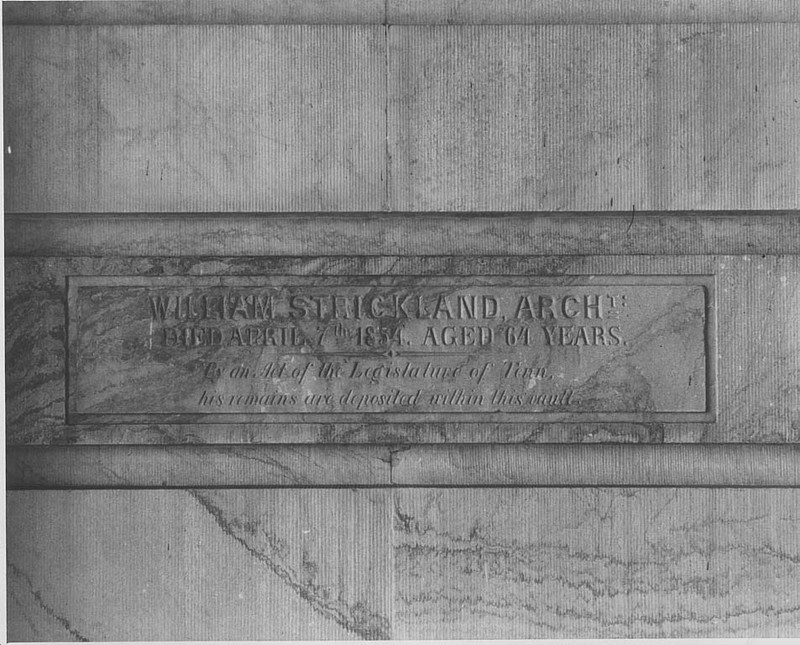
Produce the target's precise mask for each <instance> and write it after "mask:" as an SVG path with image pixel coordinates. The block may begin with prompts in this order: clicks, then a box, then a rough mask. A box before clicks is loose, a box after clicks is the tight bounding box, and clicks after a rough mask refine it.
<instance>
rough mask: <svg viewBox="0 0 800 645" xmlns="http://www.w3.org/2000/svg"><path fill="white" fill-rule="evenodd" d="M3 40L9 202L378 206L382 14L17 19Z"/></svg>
mask: <svg viewBox="0 0 800 645" xmlns="http://www.w3.org/2000/svg"><path fill="white" fill-rule="evenodd" d="M4 52H5V60H6V61H7V62H6V69H5V89H6V92H5V95H6V101H5V132H6V208H7V209H8V210H11V211H50V212H58V211H100V212H109V211H111V212H130V211H134V212H136V211H179V212H197V211H208V210H212V211H213V210H225V211H269V210H279V211H280V210H311V211H335V210H372V209H380V208H382V207H383V205H384V195H385V192H386V191H385V187H384V186H385V183H386V181H385V174H384V173H385V162H384V158H385V147H386V145H385V141H384V140H383V138H379V137H376V136H375V135H376V133H384V132H385V129H386V124H385V115H386V108H385V103H386V101H385V88H386V80H385V73H386V70H385V59H386V54H385V39H384V35H383V29H382V28H381V27H379V26H346V25H339V26H313V25H306V26H293V27H281V26H244V27H223V26H192V27H177V26H151V27H147V28H139V27H128V26H108V27H105V26H104V27H90V26H82V27H64V26H53V27H36V26H19V27H13V28H9V30H8V31H7V34H6V38H5V40H4ZM64 53H66V57H65V56H64ZM31 61H33V63H31ZM18 88H19V89H20V90H21V91H18ZM384 138H385V137H384Z"/></svg>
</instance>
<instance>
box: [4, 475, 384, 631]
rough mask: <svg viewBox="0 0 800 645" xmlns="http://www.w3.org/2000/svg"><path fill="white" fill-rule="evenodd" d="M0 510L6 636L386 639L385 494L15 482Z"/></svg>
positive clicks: (378, 491) (374, 491) (349, 491)
mask: <svg viewBox="0 0 800 645" xmlns="http://www.w3.org/2000/svg"><path fill="white" fill-rule="evenodd" d="M7 508H8V526H9V527H12V528H13V530H10V531H9V534H8V542H7V552H8V563H7V580H8V583H7V584H8V638H9V639H10V640H46V641H72V640H77V641H80V640H91V641H103V640H112V641H146V640H159V641H164V640H168V641H170V640H197V641H200V640H224V641H227V640H251V641H256V640H262V639H276V640H293V639H307V640H318V639H335V640H350V639H359V638H366V639H373V640H374V639H385V638H388V637H390V636H391V623H390V620H391V611H392V610H391V606H392V597H391V593H392V567H391V561H392V560H391V559H392V554H391V549H390V542H391V536H390V531H391V524H390V521H391V520H390V514H389V505H388V493H387V492H384V491H381V490H372V491H367V490H362V491H353V490H296V491H289V490H241V489H240V490H204V489H187V490H171V491H169V490H149V491H148V490H138V491H120V490H105V491H77V490H73V491H49V492H42V491H36V492H33V491H29V492H22V491H20V492H14V493H10V494H9V496H8V507H7ZM32 509H35V512H31V511H32Z"/></svg>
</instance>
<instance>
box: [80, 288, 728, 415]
mask: <svg viewBox="0 0 800 645" xmlns="http://www.w3.org/2000/svg"><path fill="white" fill-rule="evenodd" d="M68 301H69V304H68V328H69V361H68V364H69V368H68V369H69V374H68V379H67V413H68V419H67V420H68V422H69V423H106V422H108V423H114V422H118V423H123V422H124V423H153V422H164V423H190V422H191V423H203V422H209V423H218V422H227V423H253V422H256V423H286V422H289V423H304V422H306V423H318V422H330V421H332V420H336V421H340V422H358V423H362V422H369V423H394V422H424V421H431V422H458V421H477V420H482V421H487V422H514V421H516V422H518V421H538V422H548V421H553V422H559V421H561V422H565V421H571V422H581V421H587V422H592V421H596V422H601V421H612V422H614V421H616V422H645V421H660V422H670V421H673V422H681V421H683V422H685V421H713V420H715V410H716V406H715V394H714V391H715V388H714V384H715V356H716V351H715V347H714V343H715V325H714V316H713V314H714V278H713V276H560V277H539V276H514V277H507V276H502V277H501V276H489V277H487V276H451V277H436V278H431V277H417V276H399V277H397V276H395V277H382V276H358V277H349V276H335V277H330V276H329V277H295V276H268V277H267V276H258V277H228V276H225V277H223V276H216V277H210V276H204V277H72V278H70V279H69V280H68Z"/></svg>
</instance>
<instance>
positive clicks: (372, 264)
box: [6, 254, 800, 445]
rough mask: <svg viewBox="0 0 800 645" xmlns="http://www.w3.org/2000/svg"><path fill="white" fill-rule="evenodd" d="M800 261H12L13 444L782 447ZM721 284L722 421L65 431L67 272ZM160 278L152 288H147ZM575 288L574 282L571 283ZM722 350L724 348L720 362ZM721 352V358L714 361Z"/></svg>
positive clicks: (793, 409) (798, 419)
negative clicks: (599, 278) (701, 278)
mask: <svg viewBox="0 0 800 645" xmlns="http://www.w3.org/2000/svg"><path fill="white" fill-rule="evenodd" d="M799 261H800V260H799V259H798V256H797V255H779V254H775V255H772V254H770V255H767V254H761V255H728V256H704V255H671V256H666V255H665V256H652V255H627V256H618V255H608V256H573V255H569V256H529V257H522V256H506V257H492V256H481V257H469V256H467V257H463V256H448V257H442V256H440V257H420V256H417V257H369V256H362V257H305V258H301V257H260V258H253V257H237V258H232V257H174V258H168V257H124V258H120V257H99V258H87V257H81V258H78V257H71V258H68V257H60V258H55V257H26V258H21V257H20V258H14V257H12V258H8V260H7V262H6V288H7V303H6V311H7V314H6V320H7V324H8V335H7V340H6V342H7V351H6V356H7V363H8V372H7V374H8V376H7V379H8V381H7V382H8V384H9V385H8V394H7V407H6V415H7V436H8V440H9V442H10V443H11V444H22V445H24V444H59V443H94V444H98V443H99V444H102V443H121V444H137V443H145V444H149V443H187V442H209V443H308V442H311V443H315V442H322V443H363V442H367V443H370V442H379V443H385V444H391V443H413V442H423V443H427V442H435V443H439V442H469V443H473V442H475V443H485V442H489V443H494V442H498V441H499V442H503V443H504V442H511V443H520V442H522V443H524V442H545V443H547V442H557V443H562V442H566V443H572V442H585V441H588V442H606V441H632V442H645V443H661V442H710V443H719V442H721V443H728V442H773V443H774V442H778V443H793V442H796V441H797V439H798V431H800V390H799V389H798V387H797V382H798V375H800V362H799V361H800V346H798V342H800V341H798V338H797V337H796V336H797V335H796V334H793V333H792V332H793V322H792V321H793V320H794V318H795V314H796V312H797V311H798V308H799V307H800V300H799V299H800V292H798V289H797V285H798V284H800V281H799V280H798V275H800V265H798V262H799ZM443 274H444V275H455V276H458V275H475V276H481V275H484V276H503V275H517V276H534V277H535V276H549V277H557V276H576V275H577V276H587V275H589V276H591V275H612V276H613V275H617V276H627V277H630V276H653V275H657V276H697V275H710V276H716V278H715V279H716V284H717V287H716V292H717V294H716V307H717V309H716V318H717V340H718V343H717V350H716V351H717V356H716V359H717V380H716V383H717V409H718V413H717V417H716V421H713V422H711V421H703V422H686V421H682V422H675V423H669V422H664V421H657V420H651V421H642V422H622V423H614V422H607V421H599V420H596V421H591V420H587V421H585V422H568V421H564V422H558V423H539V422H525V423H513V422H512V423H496V422H491V421H490V422H480V421H479V420H477V419H476V420H474V421H473V420H459V421H457V422H455V421H454V422H448V421H446V420H431V421H413V422H410V423H389V424H386V423H381V424H378V425H375V424H373V423H368V422H362V423H353V422H348V423H338V422H336V421H334V420H330V421H326V422H314V423H295V422H286V423H278V424H264V423H259V422H258V421H255V420H251V421H250V422H247V423H242V424H234V425H232V424H223V423H203V424H194V425H180V424H174V423H162V422H158V421H156V420H152V422H150V423H147V424H144V425H141V424H130V423H125V422H124V421H123V420H122V419H120V420H119V422H115V423H108V424H105V425H90V424H77V425H68V424H67V423H66V408H65V397H66V383H65V374H66V362H65V360H66V353H65V347H66V338H67V333H66V328H65V325H66V321H67V311H66V308H65V301H66V300H65V299H66V285H67V276H87V277H89V278H91V277H92V276H129V277H135V276H145V277H146V276H202V275H219V276H230V277H235V276H253V275H258V276H266V277H269V276H279V275H294V276H312V277H314V276H325V275H342V276H354V277H357V276H365V275H377V276H387V277H389V276H403V275H420V276H441V275H443ZM148 279H149V278H148ZM566 279H571V278H566ZM712 353H713V352H712ZM713 358H714V356H713V355H712V356H710V357H709V360H712V359H713Z"/></svg>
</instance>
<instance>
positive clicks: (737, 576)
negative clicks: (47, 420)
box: [7, 488, 800, 641]
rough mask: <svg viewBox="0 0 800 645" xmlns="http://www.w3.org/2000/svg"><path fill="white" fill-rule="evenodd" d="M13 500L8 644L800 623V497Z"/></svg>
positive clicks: (731, 629)
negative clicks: (32, 509)
mask: <svg viewBox="0 0 800 645" xmlns="http://www.w3.org/2000/svg"><path fill="white" fill-rule="evenodd" d="M8 499H9V506H8V512H9V524H10V525H13V526H15V527H16V530H15V531H13V532H12V533H10V534H9V541H8V568H7V572H8V589H9V596H8V603H9V630H10V633H9V636H10V637H11V638H12V639H13V640H51V641H53V640H54V641H72V640H83V639H89V640H118V641H119V640H147V639H158V640H180V639H186V638H188V639H193V640H202V639H223V640H231V639H234V640H235V639H246V640H260V639H264V638H275V639H292V638H307V639H320V638H332V639H338V640H347V639H357V638H370V639H382V638H389V637H392V638H398V639H423V638H441V639H445V638H531V637H562V638H564V637H643V636H650V637H678V636H680V637H714V636H731V635H735V636H740V637H746V636H762V637H769V636H773V637H774V636H793V635H795V636H796V634H797V632H796V628H797V624H798V620H800V615H799V612H800V607H798V604H797V599H798V595H799V594H798V591H799V589H798V579H800V572H798V570H797V568H798V560H800V542H798V535H799V533H798V531H797V530H796V527H797V524H798V522H800V496H798V493H797V491H796V490H779V489H750V490H735V489H706V490H698V489H694V490H693V489H659V490H656V489H604V488H600V489H536V488H534V489H508V488H501V489H491V490H490V489H462V490H447V489H424V488H423V489H408V490H400V491H380V490H378V491H352V490H316V491H309V490H299V491H289V490H280V491H274V490H273V491H269V490H225V491H209V490H198V489H192V490H171V491H163V490H162V491H46V492H45V491H37V492H31V491H28V492H22V491H18V492H12V493H10V494H9V498H8ZM31 508H36V509H37V512H36V513H31V512H30V510H31ZM99 517H100V518H102V521H101V522H99V523H98V518H99ZM176 581H180V584H176Z"/></svg>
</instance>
